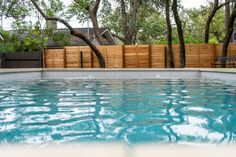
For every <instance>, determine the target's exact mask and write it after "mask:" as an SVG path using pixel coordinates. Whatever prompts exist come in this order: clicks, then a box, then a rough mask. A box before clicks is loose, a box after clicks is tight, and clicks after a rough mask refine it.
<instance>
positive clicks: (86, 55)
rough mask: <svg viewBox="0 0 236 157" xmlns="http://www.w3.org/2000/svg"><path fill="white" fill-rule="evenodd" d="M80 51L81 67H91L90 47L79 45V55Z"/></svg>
mask: <svg viewBox="0 0 236 157" xmlns="http://www.w3.org/2000/svg"><path fill="white" fill-rule="evenodd" d="M80 52H82V59H83V68H92V67H93V62H92V51H91V49H90V47H88V46H83V47H79V55H81V53H80Z"/></svg>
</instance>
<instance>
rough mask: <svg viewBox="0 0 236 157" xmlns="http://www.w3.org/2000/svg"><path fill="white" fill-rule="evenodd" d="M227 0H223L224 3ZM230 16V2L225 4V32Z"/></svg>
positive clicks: (227, 0)
mask: <svg viewBox="0 0 236 157" xmlns="http://www.w3.org/2000/svg"><path fill="white" fill-rule="evenodd" d="M228 2H229V0H225V3H228ZM229 16H230V3H228V4H226V5H225V33H226V28H228V20H229Z"/></svg>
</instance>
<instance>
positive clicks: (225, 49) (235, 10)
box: [222, 4, 236, 68]
mask: <svg viewBox="0 0 236 157" xmlns="http://www.w3.org/2000/svg"><path fill="white" fill-rule="evenodd" d="M235 18H236V4H234V6H233V8H232V13H231V15H230V17H229V19H228V24H227V28H226V35H225V39H224V43H223V47H222V56H223V57H226V56H227V54H228V47H229V43H230V39H231V37H232V34H233V29H234V21H235ZM222 67H223V68H225V67H226V60H223V61H222Z"/></svg>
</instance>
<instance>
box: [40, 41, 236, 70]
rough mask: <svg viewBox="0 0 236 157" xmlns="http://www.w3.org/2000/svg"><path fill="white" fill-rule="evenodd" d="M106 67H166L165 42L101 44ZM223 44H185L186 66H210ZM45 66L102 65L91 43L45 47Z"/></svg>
mask: <svg viewBox="0 0 236 157" xmlns="http://www.w3.org/2000/svg"><path fill="white" fill-rule="evenodd" d="M98 48H99V50H100V51H101V52H102V55H103V57H104V59H105V62H106V67H107V68H167V67H168V64H167V60H168V54H167V53H166V51H167V50H166V45H125V46H99V47H98ZM221 48H222V45H221V44H188V45H186V67H189V68H210V67H211V62H212V59H213V57H215V56H220V55H221ZM173 52H174V62H175V67H176V68H178V67H180V51H179V45H173ZM229 55H236V45H235V44H231V45H230V46H229ZM44 67H45V68H99V64H98V60H97V58H96V56H95V55H94V54H93V53H92V50H91V49H90V48H89V47H86V46H84V47H77V46H75V47H65V48H64V49H46V51H45V54H44Z"/></svg>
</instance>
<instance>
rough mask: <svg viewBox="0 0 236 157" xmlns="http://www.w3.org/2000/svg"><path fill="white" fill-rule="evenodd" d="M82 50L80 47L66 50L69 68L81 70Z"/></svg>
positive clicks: (66, 60)
mask: <svg viewBox="0 0 236 157" xmlns="http://www.w3.org/2000/svg"><path fill="white" fill-rule="evenodd" d="M79 50H80V48H79V47H78V46H68V47H65V48H64V51H65V58H66V59H65V64H66V67H67V68H81V64H80V63H81V62H80V51H79Z"/></svg>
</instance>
